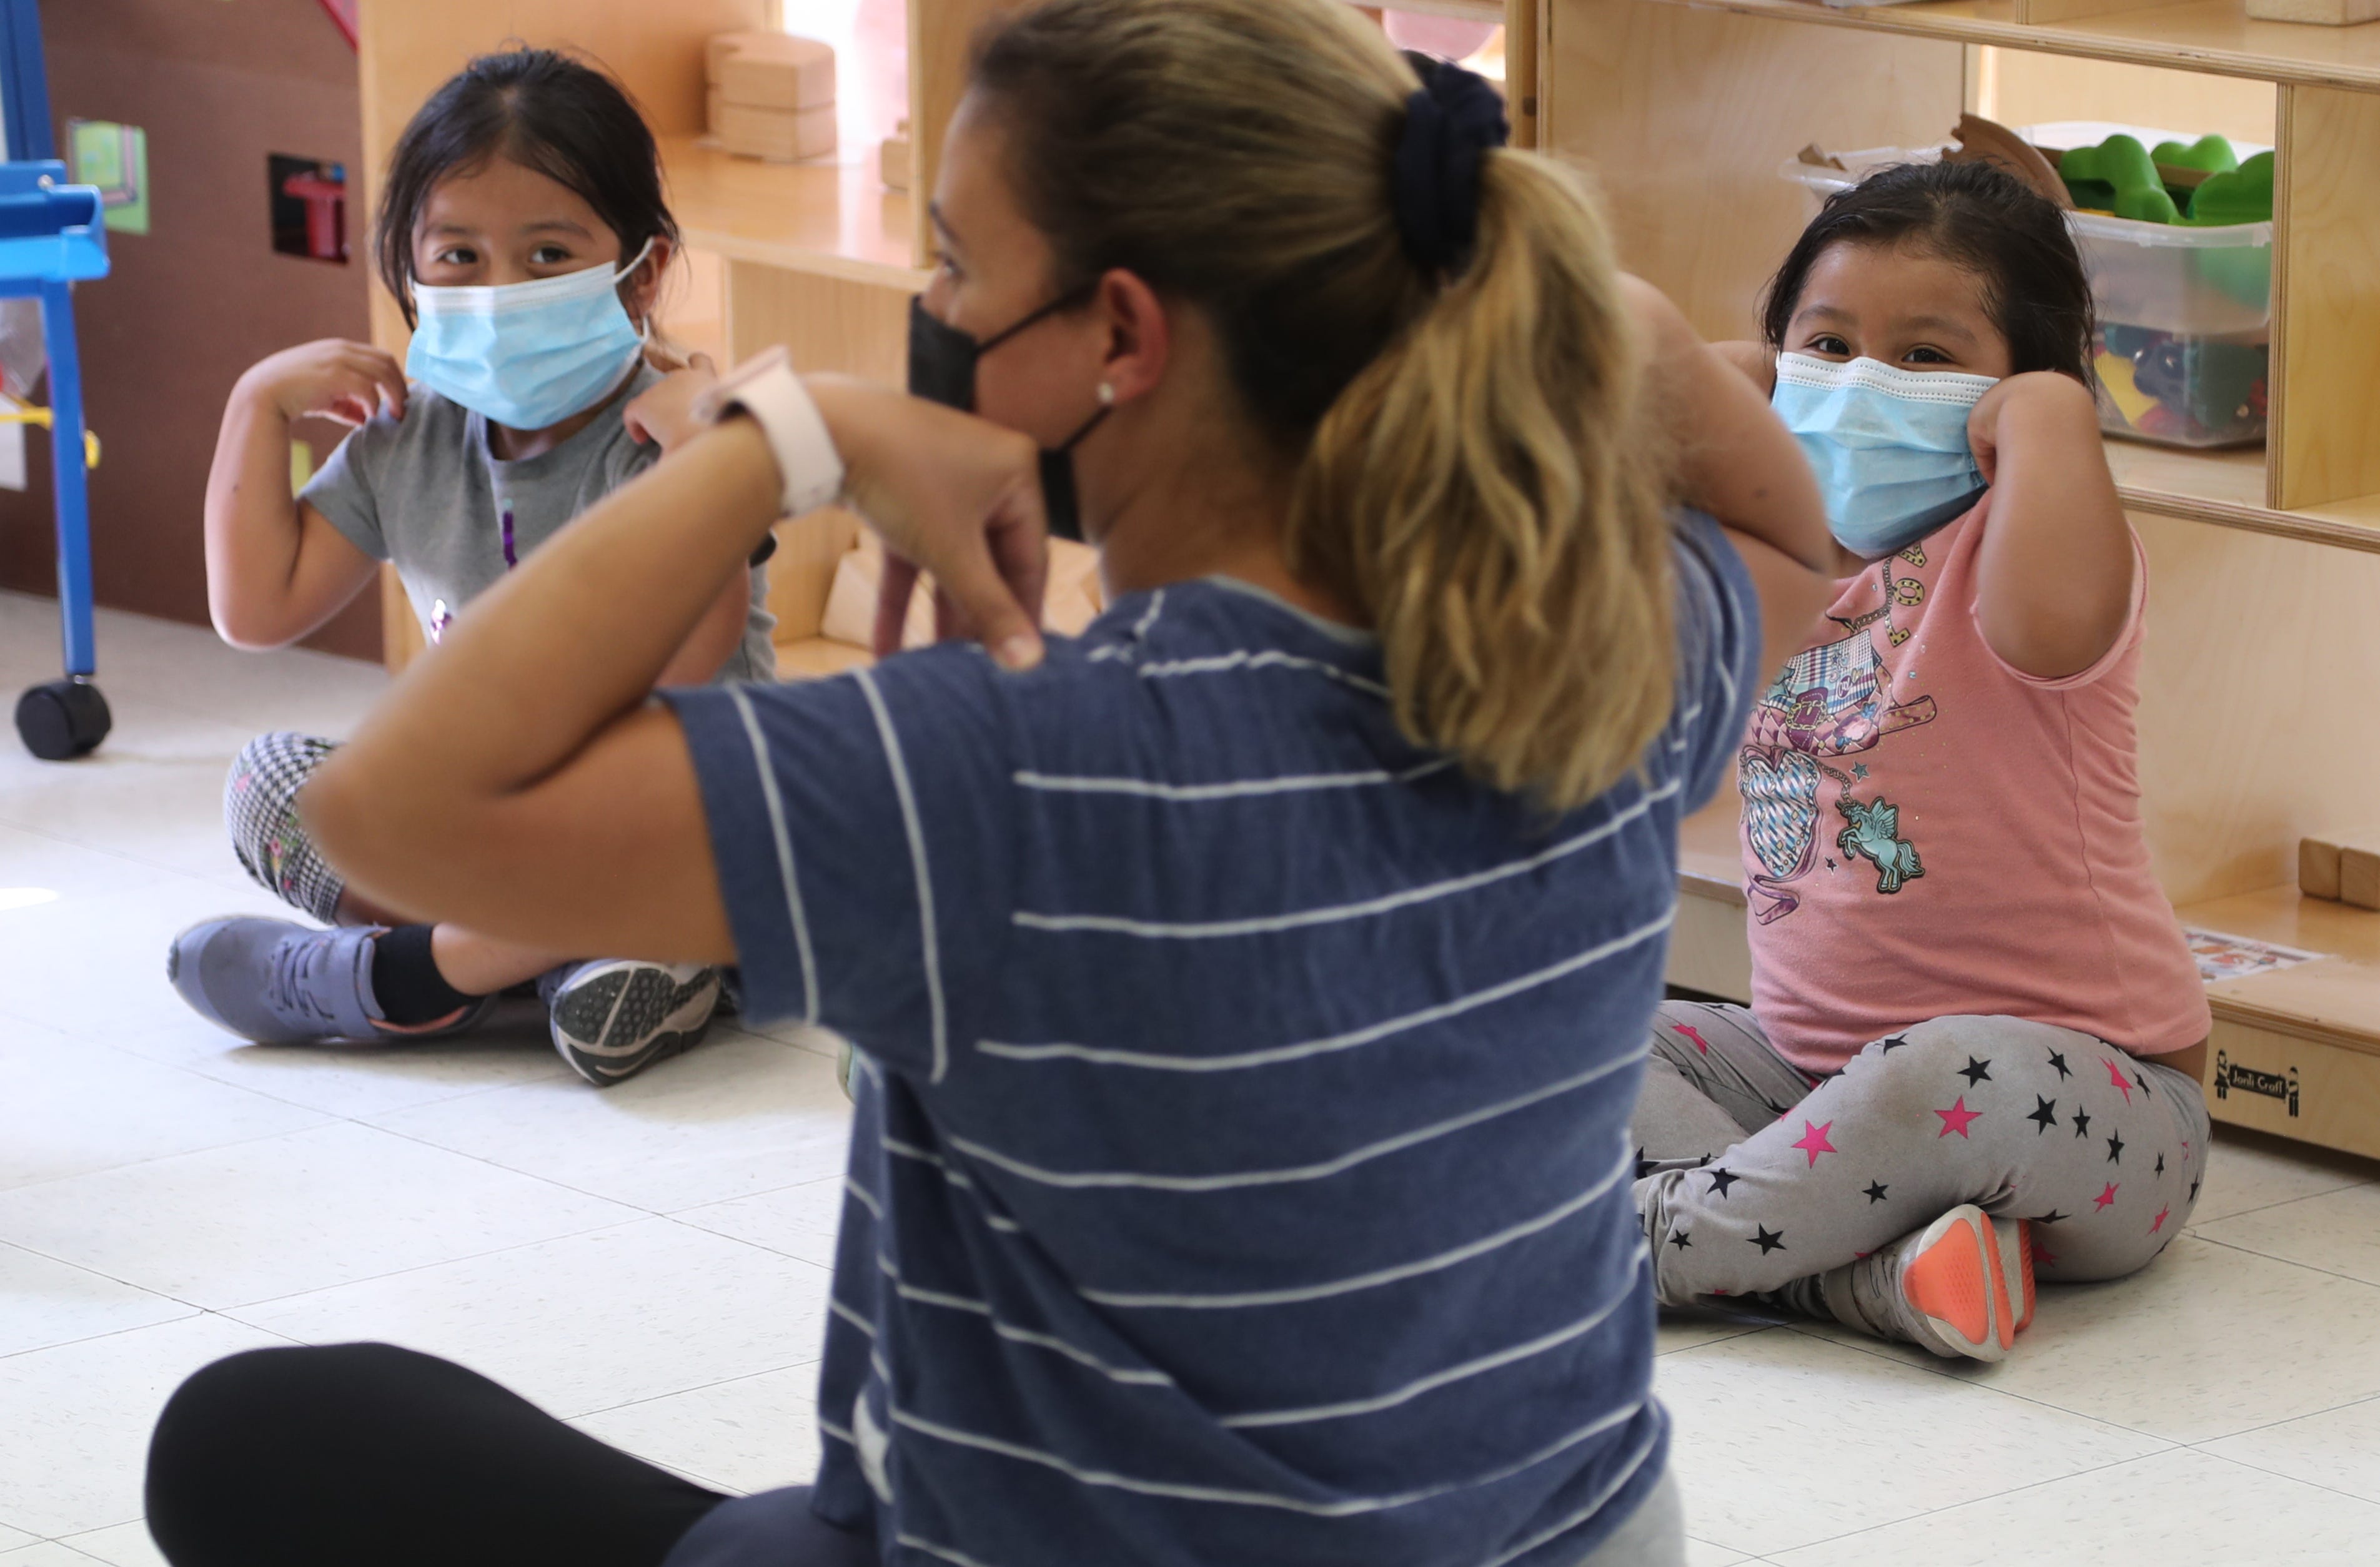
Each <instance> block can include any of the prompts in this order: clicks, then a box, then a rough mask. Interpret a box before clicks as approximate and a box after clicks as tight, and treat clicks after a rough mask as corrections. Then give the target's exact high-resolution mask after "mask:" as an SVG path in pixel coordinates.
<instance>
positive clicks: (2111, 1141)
mask: <svg viewBox="0 0 2380 1567" xmlns="http://www.w3.org/2000/svg"><path fill="white" fill-rule="evenodd" d="M2107 1162H2108V1163H2110V1164H2121V1163H2123V1162H2124V1139H2123V1135H2122V1134H2121V1133H2119V1134H2117V1135H2116V1136H2112V1137H2109V1138H2108V1139H2107Z"/></svg>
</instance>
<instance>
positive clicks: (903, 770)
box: [728, 669, 951, 1083]
mask: <svg viewBox="0 0 2380 1567" xmlns="http://www.w3.org/2000/svg"><path fill="white" fill-rule="evenodd" d="M852 674H853V675H854V677H855V678H856V679H857V680H858V682H859V688H860V690H861V691H863V692H865V693H866V694H867V697H868V707H869V708H870V709H872V710H873V711H875V714H876V733H877V734H878V735H880V736H881V737H882V739H883V742H884V759H885V760H886V761H887V762H888V763H890V764H891V766H892V792H893V794H894V795H895V796H897V797H898V798H899V800H900V802H901V824H902V825H903V826H904V827H905V828H906V829H907V830H908V832H909V862H910V865H911V866H912V867H913V868H914V869H915V871H916V873H917V925H918V930H919V936H920V940H921V941H922V944H923V950H922V952H921V954H920V955H921V957H922V958H923V960H924V963H925V966H926V1005H927V1010H928V1011H929V1013H930V1014H931V1016H932V1019H933V1031H934V1070H933V1073H932V1075H930V1076H929V1078H928V1079H927V1080H928V1081H929V1082H933V1083H939V1082H941V1080H942V1074H943V1073H945V1072H947V1071H948V1070H950V1064H951V1063H950V1044H949V1019H948V1016H947V1014H945V1012H944V1010H943V1006H942V960H941V946H940V943H939V941H938V940H937V937H936V934H935V930H934V878H933V873H932V872H931V871H930V870H929V869H927V868H926V830H925V828H924V826H923V825H922V824H921V823H920V822H919V821H918V820H917V795H916V793H915V792H914V791H913V790H912V789H911V788H910V786H909V764H908V763H907V762H906V761H905V760H903V759H902V756H901V736H900V735H896V734H894V733H893V730H892V712H891V711H890V710H888V709H887V708H886V707H885V705H884V694H883V693H882V692H881V691H879V690H878V689H877V688H876V679H875V676H873V675H872V674H869V673H868V671H867V670H864V669H859V670H854V671H853V672H852ZM728 689H729V690H731V691H732V690H734V689H735V687H734V686H729V687H728Z"/></svg>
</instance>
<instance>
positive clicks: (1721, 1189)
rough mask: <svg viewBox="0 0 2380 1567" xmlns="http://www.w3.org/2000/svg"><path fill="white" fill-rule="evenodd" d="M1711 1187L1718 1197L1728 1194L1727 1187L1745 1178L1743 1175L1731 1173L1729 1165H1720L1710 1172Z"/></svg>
mask: <svg viewBox="0 0 2380 1567" xmlns="http://www.w3.org/2000/svg"><path fill="white" fill-rule="evenodd" d="M1710 1178H1711V1184H1710V1189H1711V1191H1712V1193H1713V1194H1714V1195H1716V1196H1718V1197H1725V1196H1727V1189H1728V1188H1729V1187H1730V1186H1732V1185H1734V1184H1736V1183H1737V1182H1738V1181H1741V1180H1743V1176H1741V1175H1733V1174H1730V1173H1729V1172H1728V1168H1727V1166H1725V1165H1724V1164H1722V1165H1720V1166H1719V1167H1718V1169H1717V1170H1714V1171H1712V1172H1710Z"/></svg>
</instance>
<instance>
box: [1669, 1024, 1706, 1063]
mask: <svg viewBox="0 0 2380 1567" xmlns="http://www.w3.org/2000/svg"><path fill="white" fill-rule="evenodd" d="M1670 1027H1672V1028H1675V1029H1676V1030H1677V1031H1678V1032H1679V1033H1681V1034H1683V1035H1684V1036H1685V1037H1686V1038H1687V1039H1692V1040H1693V1041H1694V1049H1696V1050H1698V1051H1702V1052H1703V1054H1705V1055H1708V1054H1710V1041H1708V1040H1707V1039H1704V1038H1703V1037H1702V1036H1701V1035H1700V1034H1697V1033H1695V1032H1694V1030H1693V1029H1691V1028H1689V1027H1687V1026H1685V1025H1684V1024H1682V1023H1672V1024H1671V1025H1670Z"/></svg>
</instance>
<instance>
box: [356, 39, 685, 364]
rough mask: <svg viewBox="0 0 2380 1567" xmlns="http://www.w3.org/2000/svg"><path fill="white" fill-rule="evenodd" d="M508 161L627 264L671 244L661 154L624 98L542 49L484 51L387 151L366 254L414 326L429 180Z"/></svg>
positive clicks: (432, 183)
mask: <svg viewBox="0 0 2380 1567" xmlns="http://www.w3.org/2000/svg"><path fill="white" fill-rule="evenodd" d="M497 157H501V158H509V159H511V160H512V161H513V162H514V163H516V164H520V165H521V166H522V167H524V168H531V169H535V170H536V171H537V172H538V173H540V174H541V175H543V176H546V177H547V178H548V179H551V180H553V181H555V182H556V183H557V184H560V185H563V186H566V187H568V188H569V189H570V190H571V191H573V192H574V193H575V194H577V196H578V197H579V198H580V199H581V200H584V201H585V202H586V203H587V204H588V205H589V206H590V207H592V208H594V209H595V215H596V216H597V217H600V218H601V219H602V220H603V223H604V225H605V226H607V227H609V228H610V229H611V230H612V232H613V234H615V235H617V236H619V238H620V260H621V261H622V262H623V263H625V261H627V260H628V259H629V258H630V257H632V256H634V255H635V254H636V253H637V251H638V250H640V249H643V248H644V245H645V242H646V241H648V240H650V239H655V238H666V239H670V240H673V241H674V240H675V239H676V238H677V220H676V219H675V218H674V217H672V216H671V215H670V210H669V204H668V203H667V202H666V201H664V200H662V171H661V152H660V149H659V148H657V147H655V146H654V144H653V133H652V130H651V128H650V127H648V126H647V125H646V124H645V117H644V115H641V114H639V113H637V105H636V103H635V101H634V100H633V99H631V98H630V97H629V96H628V94H627V92H626V91H625V90H624V89H623V88H622V87H621V86H620V84H619V83H618V82H616V81H613V79H611V78H610V77H608V76H606V75H604V74H603V73H602V72H601V71H600V70H597V69H596V68H594V67H591V66H588V65H583V64H581V63H580V62H578V61H577V60H574V59H572V58H570V57H569V56H568V55H560V54H556V53H555V52H554V51H553V50H551V49H507V50H504V51H503V52H501V53H499V54H494V55H480V56H479V57H478V58H477V59H474V60H473V61H472V62H471V63H470V64H469V65H467V66H465V67H463V68H462V69H461V70H460V71H458V72H456V73H455V75H454V76H453V77H451V78H449V79H447V82H446V85H444V86H443V87H441V88H440V89H439V90H438V91H436V92H433V93H431V96H430V101H429V102H428V103H424V104H422V105H421V108H420V109H419V112H417V113H416V114H415V115H414V116H413V120H412V123H410V124H408V125H407V127H406V128H405V134H404V135H403V136H401V137H399V138H397V142H396V151H395V152H393V153H391V154H390V156H389V163H388V186H387V188H386V189H385V190H384V191H383V192H382V194H381V201H380V228H379V233H378V234H377V235H376V236H375V238H374V257H375V260H376V261H378V262H379V266H380V275H381V281H382V282H383V283H385V284H387V285H388V291H389V292H390V293H392V294H394V295H395V296H396V299H397V303H398V304H399V305H400V306H401V307H403V309H404V310H405V320H406V324H407V325H408V326H410V325H412V324H413V319H414V318H413V226H414V225H415V224H416V223H417V222H418V221H419V219H420V216H421V208H422V204H423V203H424V202H426V201H428V200H430V193H431V191H432V190H433V189H435V188H437V186H438V182H439V181H440V180H442V179H444V178H445V177H446V176H448V175H451V174H454V173H456V172H458V171H460V170H466V169H472V168H477V167H478V166H480V164H484V163H486V162H487V161H488V160H489V159H490V158H497Z"/></svg>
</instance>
